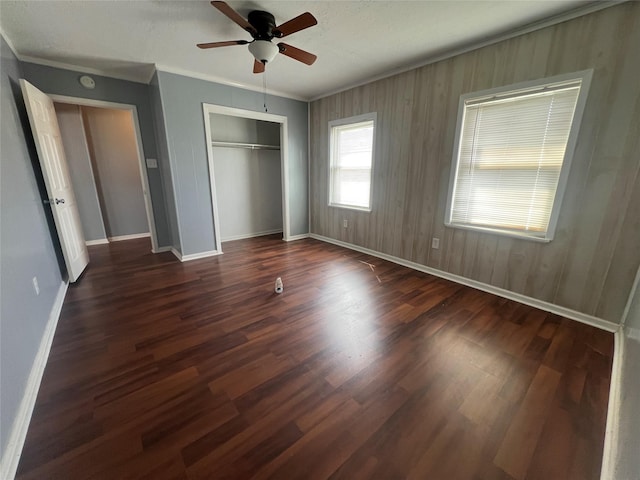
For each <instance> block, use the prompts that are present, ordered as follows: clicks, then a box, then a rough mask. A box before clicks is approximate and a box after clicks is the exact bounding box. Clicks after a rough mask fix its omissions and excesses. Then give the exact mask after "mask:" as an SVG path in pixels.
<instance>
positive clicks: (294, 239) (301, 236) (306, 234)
mask: <svg viewBox="0 0 640 480" xmlns="http://www.w3.org/2000/svg"><path fill="white" fill-rule="evenodd" d="M304 238H309V234H308V233H302V234H300V235H291V236H290V237H289V238H285V239H284V241H285V242H295V241H296V240H302V239H304Z"/></svg>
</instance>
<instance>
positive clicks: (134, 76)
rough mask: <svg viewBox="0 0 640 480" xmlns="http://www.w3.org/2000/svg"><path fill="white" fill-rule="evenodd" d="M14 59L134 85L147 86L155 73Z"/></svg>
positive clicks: (44, 59) (29, 57) (153, 70)
mask: <svg viewBox="0 0 640 480" xmlns="http://www.w3.org/2000/svg"><path fill="white" fill-rule="evenodd" d="M5 38H6V37H5ZM14 53H15V52H14ZM16 57H17V58H18V60H20V61H21V62H26V63H33V64H36V65H44V66H45V67H53V68H60V69H62V70H70V71H72V72H78V73H87V74H91V75H98V76H100V77H107V78H114V79H116V80H126V81H128V82H134V83H143V84H149V82H150V81H151V77H153V74H154V73H155V68H153V69H151V68H150V69H151V73H150V74H149V73H147V74H145V75H140V74H138V73H126V72H120V73H114V72H111V71H109V70H102V69H100V68H93V67H83V66H81V65H74V64H72V63H64V62H58V61H57V60H49V59H47V58H41V57H32V56H30V55H18V54H16Z"/></svg>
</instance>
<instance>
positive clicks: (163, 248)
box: [151, 247, 173, 253]
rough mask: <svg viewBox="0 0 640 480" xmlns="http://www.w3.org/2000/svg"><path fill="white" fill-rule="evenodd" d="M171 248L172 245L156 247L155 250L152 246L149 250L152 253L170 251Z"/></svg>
mask: <svg viewBox="0 0 640 480" xmlns="http://www.w3.org/2000/svg"><path fill="white" fill-rule="evenodd" d="M172 248H173V247H158V248H156V249H155V250H154V249H153V248H152V249H151V252H152V253H164V252H170V251H171V249H172Z"/></svg>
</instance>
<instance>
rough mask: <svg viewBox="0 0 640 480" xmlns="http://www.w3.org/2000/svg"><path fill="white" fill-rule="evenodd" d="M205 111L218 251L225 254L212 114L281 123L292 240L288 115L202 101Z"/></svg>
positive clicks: (285, 207) (285, 228)
mask: <svg viewBox="0 0 640 480" xmlns="http://www.w3.org/2000/svg"><path fill="white" fill-rule="evenodd" d="M202 112H203V115H204V127H205V128H204V133H205V141H206V144H207V160H208V163H209V186H210V188H211V203H212V209H213V231H214V235H215V237H216V251H217V252H218V253H222V236H221V234H220V217H219V215H218V197H217V194H216V184H215V174H214V170H213V146H212V145H211V142H212V140H211V120H210V118H209V115H210V114H212V113H214V114H218V115H228V116H231V117H240V118H248V119H251V120H262V121H266V122H272V123H279V124H280V182H281V183H282V239H283V240H285V241H289V239H290V236H291V225H290V220H289V168H288V167H289V155H288V146H289V131H288V128H287V117H285V116H283V115H274V114H271V113H263V112H255V111H253V110H243V109H240V108H233V107H224V106H222V105H214V104H212V103H203V104H202Z"/></svg>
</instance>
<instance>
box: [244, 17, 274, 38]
mask: <svg viewBox="0 0 640 480" xmlns="http://www.w3.org/2000/svg"><path fill="white" fill-rule="evenodd" d="M247 20H248V21H249V23H250V24H251V25H252V26H253V28H255V29H256V32H257V33H255V35H253V38H255V39H256V40H271V39H272V38H273V37H276V36H277V32H276V19H275V17H274V16H273V15H271V14H270V13H269V12H263V11H262V10H254V11H252V12H249V17H248V19H247Z"/></svg>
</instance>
